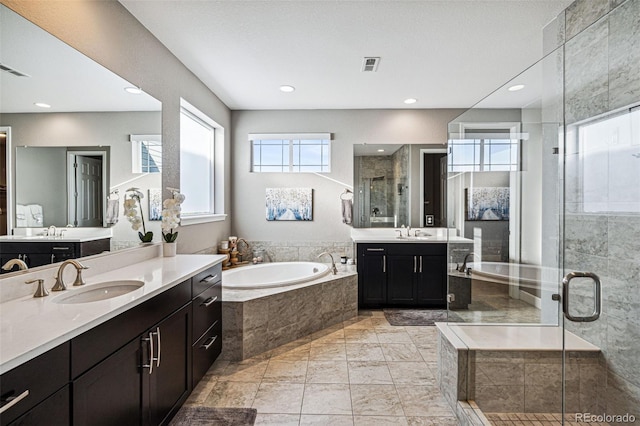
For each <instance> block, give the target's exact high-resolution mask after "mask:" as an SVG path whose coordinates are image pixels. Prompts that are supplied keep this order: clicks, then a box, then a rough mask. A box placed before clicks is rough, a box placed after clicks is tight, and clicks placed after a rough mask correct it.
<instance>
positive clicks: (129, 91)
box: [124, 87, 142, 95]
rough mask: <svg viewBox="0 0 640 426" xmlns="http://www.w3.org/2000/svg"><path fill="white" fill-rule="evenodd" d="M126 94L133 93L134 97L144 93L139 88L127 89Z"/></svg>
mask: <svg viewBox="0 0 640 426" xmlns="http://www.w3.org/2000/svg"><path fill="white" fill-rule="evenodd" d="M124 90H125V92H127V93H131V94H132V95H139V94H141V93H142V89H141V88H139V87H125V88H124Z"/></svg>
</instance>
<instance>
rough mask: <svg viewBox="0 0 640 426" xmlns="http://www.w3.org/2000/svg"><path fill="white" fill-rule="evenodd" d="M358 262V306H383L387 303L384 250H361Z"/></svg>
mask: <svg viewBox="0 0 640 426" xmlns="http://www.w3.org/2000/svg"><path fill="white" fill-rule="evenodd" d="M378 249H379V250H378ZM370 250H372V251H370ZM358 260H359V261H358V287H359V289H358V291H359V293H360V305H361V306H370V307H374V306H382V305H384V304H385V303H386V301H387V256H386V254H384V249H382V248H379V247H371V248H362V249H361V253H360V258H359V259H358Z"/></svg>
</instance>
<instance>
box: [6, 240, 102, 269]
mask: <svg viewBox="0 0 640 426" xmlns="http://www.w3.org/2000/svg"><path fill="white" fill-rule="evenodd" d="M109 248H110V238H102V239H99V240H93V241H84V242H66V241H59V242H50V241H42V242H20V243H17V242H11V241H9V242H7V241H0V264H2V265H4V264H5V263H6V262H7V261H9V260H11V259H20V260H23V261H24V262H25V263H26V264H27V266H28V267H29V268H35V267H36V266H42V265H49V264H51V263H57V262H62V261H64V260H67V259H75V258H78V257H84V256H91V255H94V254H98V253H102V252H104V251H109ZM16 268H17V267H16ZM3 272H7V271H2V270H0V273H3Z"/></svg>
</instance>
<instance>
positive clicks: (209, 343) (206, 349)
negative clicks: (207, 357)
mask: <svg viewBox="0 0 640 426" xmlns="http://www.w3.org/2000/svg"><path fill="white" fill-rule="evenodd" d="M209 340H211V341H210V342H208V343H203V344H202V345H201V346H200V347H201V348H203V349H204V350H205V351H208V350H209V348H210V347H211V346H212V345H213V344H214V342H215V341H216V340H218V336H217V335H216V336H213V337H209V339H207V341H209Z"/></svg>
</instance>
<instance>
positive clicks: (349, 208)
mask: <svg viewBox="0 0 640 426" xmlns="http://www.w3.org/2000/svg"><path fill="white" fill-rule="evenodd" d="M352 218H353V202H352V201H351V200H350V199H349V200H342V223H346V224H347V225H351V220H352Z"/></svg>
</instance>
